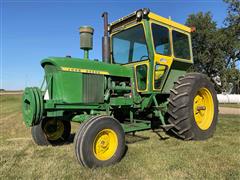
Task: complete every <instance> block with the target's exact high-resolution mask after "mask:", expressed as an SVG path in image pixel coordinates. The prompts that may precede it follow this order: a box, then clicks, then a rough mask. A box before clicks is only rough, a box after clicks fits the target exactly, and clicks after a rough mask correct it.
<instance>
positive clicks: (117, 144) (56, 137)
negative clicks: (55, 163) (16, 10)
mask: <svg viewBox="0 0 240 180" xmlns="http://www.w3.org/2000/svg"><path fill="white" fill-rule="evenodd" d="M102 16H103V19H104V36H103V38H102V50H103V51H102V54H103V57H102V61H99V60H90V59H89V56H88V55H89V50H91V49H92V44H93V43H92V42H93V41H92V37H93V33H94V30H93V28H91V27H89V26H82V27H80V29H79V31H80V47H81V49H83V50H84V57H83V58H80V59H79V58H72V57H70V56H67V57H49V58H46V59H44V60H42V61H41V66H42V68H43V69H44V71H45V76H44V81H43V85H42V86H41V87H40V88H38V87H27V88H26V89H25V91H24V94H23V100H22V108H23V117H24V122H25V124H26V126H27V127H31V131H32V137H33V140H34V142H35V143H36V144H37V145H60V144H62V143H64V142H66V141H68V139H69V136H70V132H71V122H78V123H80V125H79V129H78V131H77V133H76V134H75V139H74V146H75V154H76V158H77V160H78V161H79V163H80V164H82V165H83V166H85V167H89V168H93V167H101V166H107V165H110V164H114V163H116V162H118V161H120V160H121V159H122V157H123V155H124V154H125V151H126V149H125V148H126V145H125V134H126V133H135V132H137V131H143V130H149V129H157V128H161V129H163V130H165V131H166V132H168V133H169V134H174V136H175V137H178V138H180V139H183V140H205V139H207V138H209V137H211V136H212V135H213V133H214V130H215V127H216V123H217V119H218V102H217V98H216V92H215V90H214V87H213V85H212V84H211V83H210V81H209V80H208V78H207V77H206V76H205V75H203V74H199V73H187V70H188V69H189V67H190V66H192V65H193V55H192V46H191V35H190V34H191V32H192V29H191V28H189V27H186V26H184V25H182V24H179V23H177V22H174V21H172V20H171V19H168V18H164V17H161V16H159V15H156V14H154V13H152V12H150V10H149V9H147V8H143V9H140V10H137V11H136V12H133V13H131V14H129V15H128V16H125V17H123V18H121V19H119V20H117V21H114V22H112V23H110V24H109V23H108V16H107V13H106V12H105V13H103V15H102Z"/></svg>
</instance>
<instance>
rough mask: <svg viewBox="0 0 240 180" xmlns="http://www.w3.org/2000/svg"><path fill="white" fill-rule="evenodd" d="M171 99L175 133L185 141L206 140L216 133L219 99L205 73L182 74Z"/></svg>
mask: <svg viewBox="0 0 240 180" xmlns="http://www.w3.org/2000/svg"><path fill="white" fill-rule="evenodd" d="M168 101H169V106H168V114H169V119H168V121H169V123H171V124H172V125H173V128H172V129H170V131H171V132H173V133H174V134H175V135H177V136H178V137H180V138H182V139H184V140H204V139H207V138H209V137H211V136H212V135H213V133H214V131H215V128H216V124H217V120H218V101H217V95H216V92H215V90H214V87H213V85H212V83H211V82H210V81H209V80H208V79H207V78H206V76H205V75H203V74H200V73H189V74H186V75H185V76H183V77H180V78H179V79H178V81H177V82H175V85H174V87H173V89H172V90H171V93H170V97H169V100H168Z"/></svg>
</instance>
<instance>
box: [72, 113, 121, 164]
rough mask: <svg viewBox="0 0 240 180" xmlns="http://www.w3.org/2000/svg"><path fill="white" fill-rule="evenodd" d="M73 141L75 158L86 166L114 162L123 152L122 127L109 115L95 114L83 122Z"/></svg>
mask: <svg viewBox="0 0 240 180" xmlns="http://www.w3.org/2000/svg"><path fill="white" fill-rule="evenodd" d="M74 143H75V154H76V157H77V160H78V161H79V163H80V164H81V165H83V166H84V167H88V168H95V167H103V166H108V165H111V164H115V163H117V162H119V161H120V160H121V159H122V157H123V154H124V152H125V134H124V131H123V128H122V126H121V125H120V123H119V122H118V121H117V120H116V119H114V118H113V117H110V116H96V117H93V118H91V119H89V120H88V121H86V122H85V123H83V124H82V125H81V126H80V128H79V131H78V132H77V133H76V135H75V139H74Z"/></svg>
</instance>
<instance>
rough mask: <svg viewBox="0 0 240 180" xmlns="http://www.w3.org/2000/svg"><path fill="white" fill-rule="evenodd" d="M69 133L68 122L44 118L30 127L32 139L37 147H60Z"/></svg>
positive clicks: (69, 125)
mask: <svg viewBox="0 0 240 180" xmlns="http://www.w3.org/2000/svg"><path fill="white" fill-rule="evenodd" d="M70 133H71V124H70V122H69V121H62V120H56V119H54V118H53V119H50V118H45V119H43V120H42V121H41V122H40V123H39V124H38V125H35V126H33V127H32V137H33V140H34V142H35V143H36V144H37V145H49V144H51V145H60V144H63V143H65V142H66V141H67V140H68V138H69V136H70Z"/></svg>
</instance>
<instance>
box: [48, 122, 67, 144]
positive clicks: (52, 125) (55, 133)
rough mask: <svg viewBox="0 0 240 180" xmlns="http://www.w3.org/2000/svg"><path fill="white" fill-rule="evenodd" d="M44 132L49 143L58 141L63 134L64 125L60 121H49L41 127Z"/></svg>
mask: <svg viewBox="0 0 240 180" xmlns="http://www.w3.org/2000/svg"><path fill="white" fill-rule="evenodd" d="M43 129H44V132H45V134H46V136H47V138H48V140H50V141H54V140H58V139H59V138H61V137H62V135H63V133H64V124H63V122H62V121H58V120H55V119H50V120H48V121H47V122H46V124H45V125H44V127H43Z"/></svg>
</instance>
